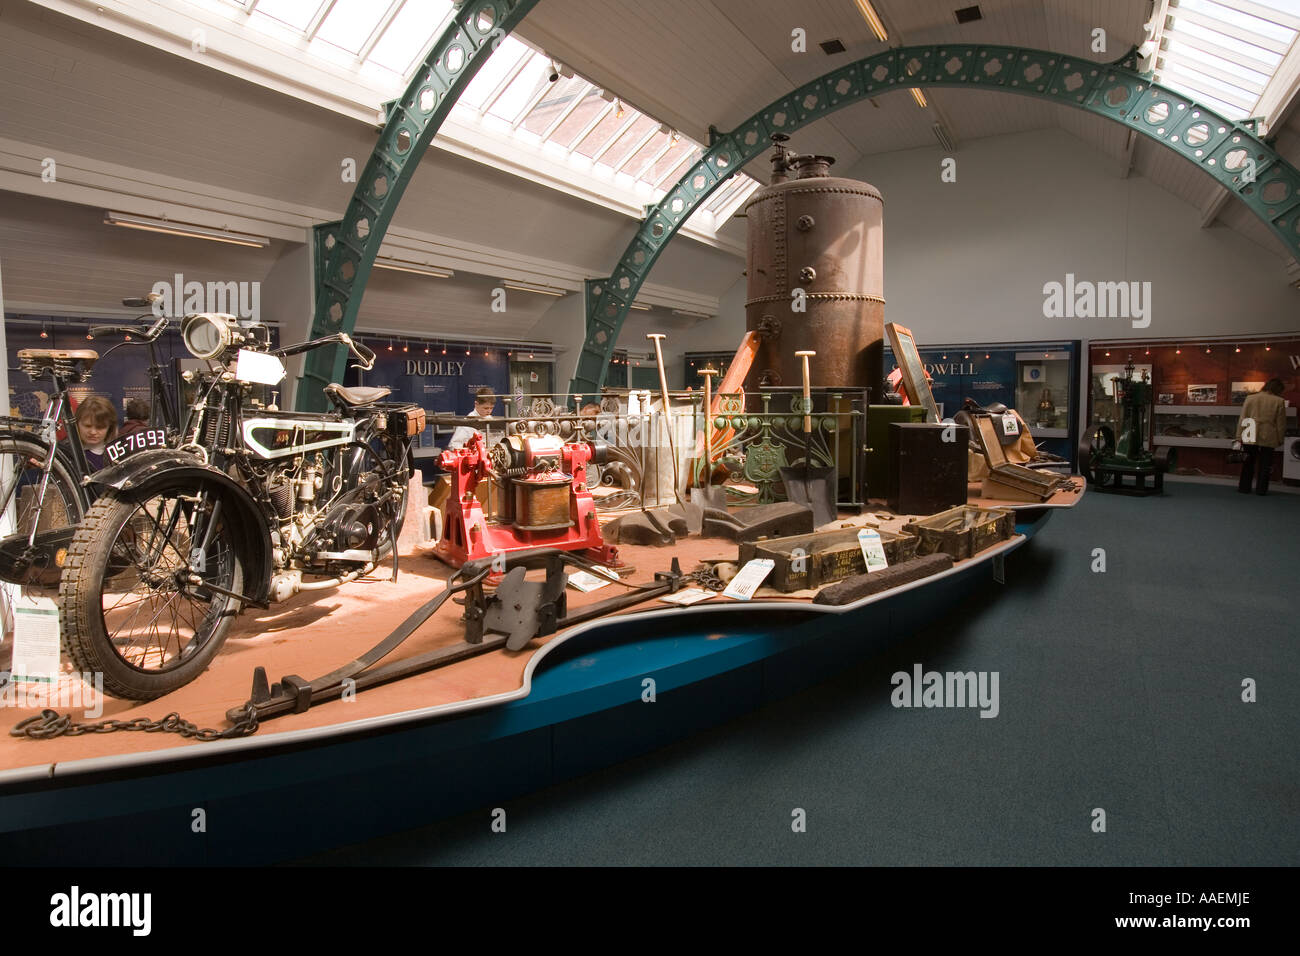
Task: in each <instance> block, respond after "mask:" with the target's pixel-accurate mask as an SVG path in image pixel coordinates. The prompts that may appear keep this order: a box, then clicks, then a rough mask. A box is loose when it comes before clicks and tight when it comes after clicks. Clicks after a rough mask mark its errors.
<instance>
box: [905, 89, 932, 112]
mask: <svg viewBox="0 0 1300 956" xmlns="http://www.w3.org/2000/svg"><path fill="white" fill-rule="evenodd" d="M909 91H910V92H911V94H912V99H914V100H916V105H917V106H919V107H921V109H925V108H926V107H927V106H929V105H930V104H929V103H928V102H927V101H926V98H925V94H924V93H922V92H921V91H920V90H919V89H917V88H916V87H915V86H913V87H910V88H909Z"/></svg>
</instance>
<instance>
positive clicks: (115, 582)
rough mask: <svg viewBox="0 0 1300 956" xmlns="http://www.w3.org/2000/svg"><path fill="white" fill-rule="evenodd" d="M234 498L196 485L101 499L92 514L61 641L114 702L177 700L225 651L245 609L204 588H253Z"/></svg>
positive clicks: (71, 558) (76, 560)
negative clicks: (173, 696)
mask: <svg viewBox="0 0 1300 956" xmlns="http://www.w3.org/2000/svg"><path fill="white" fill-rule="evenodd" d="M229 496H230V492H229V491H227V490H226V489H224V488H222V487H220V486H219V485H216V484H215V483H213V482H204V481H201V480H200V481H194V480H192V479H191V480H188V481H183V482H177V483H172V484H170V485H159V484H155V485H153V486H151V487H150V488H149V489H148V490H142V491H139V492H136V493H126V494H121V495H113V496H110V497H106V498H102V499H100V500H99V501H98V502H96V503H95V504H94V505H93V506H92V507H91V508H90V510H89V511H88V512H87V513H86V517H85V520H84V521H83V522H82V524H81V527H80V528H79V529H78V531H77V534H76V536H75V537H74V538H73V542H72V546H71V547H70V548H69V549H68V557H67V562H66V564H65V566H64V572H63V580H62V582H61V587H60V590H59V598H60V613H61V616H62V623H63V641H62V643H63V648H64V652H65V653H66V654H67V655H68V657H69V658H70V659H71V660H72V662H73V664H74V666H76V667H77V668H79V669H80V670H82V671H86V672H90V673H102V674H103V675H104V690H105V691H107V692H108V693H110V694H112V695H113V696H114V697H123V698H127V699H130V700H152V699H154V698H156V697H161V696H163V695H164V694H169V693H171V692H172V691H174V690H176V689H177V688H179V687H183V686H184V685H185V684H188V683H189V682H190V681H192V680H194V679H195V678H196V677H198V676H199V675H200V674H202V673H203V671H204V670H205V669H206V668H207V666H208V664H209V662H210V661H211V660H212V658H213V657H214V656H215V655H216V653H217V651H219V650H220V649H221V645H222V643H223V642H224V641H225V637H226V632H227V631H228V630H229V629H230V625H231V624H232V623H233V622H234V619H235V617H236V616H237V615H238V614H239V612H240V610H241V602H240V601H239V600H238V599H237V598H234V597H230V596H229V595H227V594H222V593H220V592H219V591H215V590H210V589H208V588H205V585H212V586H214V587H217V588H220V589H222V590H224V591H229V592H232V593H234V594H242V593H243V586H244V560H243V558H242V557H241V555H240V548H239V545H240V543H241V535H240V533H239V531H238V529H237V528H236V527H235V526H234V522H236V521H238V512H237V510H236V506H235V503H234V502H233V501H231V500H229ZM196 578H197V583H196V580H195V579H196Z"/></svg>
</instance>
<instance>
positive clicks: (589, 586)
mask: <svg viewBox="0 0 1300 956" xmlns="http://www.w3.org/2000/svg"><path fill="white" fill-rule="evenodd" d="M601 575H604V577H602V576H601ZM611 580H612V581H617V580H618V575H617V574H615V573H614V572H613V571H610V570H609V569H608V568H601V569H600V574H591V573H590V572H587V571H574V572H573V573H572V574H570V575H569V584H570V586H572V587H575V588H577V589H578V590H579V591H582V592H583V593H586V592H587V591H595V590H596V589H597V588H603V587H604V586H605V585H607V584H609V583H610V581H611Z"/></svg>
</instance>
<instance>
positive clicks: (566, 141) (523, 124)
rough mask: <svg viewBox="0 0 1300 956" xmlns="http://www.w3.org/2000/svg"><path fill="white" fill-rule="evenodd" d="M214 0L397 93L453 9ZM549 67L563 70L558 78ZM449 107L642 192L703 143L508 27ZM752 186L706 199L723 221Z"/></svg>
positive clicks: (646, 194)
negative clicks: (506, 34) (508, 33)
mask: <svg viewBox="0 0 1300 956" xmlns="http://www.w3.org/2000/svg"><path fill="white" fill-rule="evenodd" d="M197 2H198V3H200V4H203V3H204V0H197ZM220 2H221V3H222V4H223V5H224V6H225V7H226V8H227V9H229V8H230V7H236V8H238V9H240V10H242V11H243V13H244V14H245V15H246V17H247V23H248V25H249V26H250V27H253V28H255V29H258V30H259V31H263V32H266V33H269V34H271V35H275V36H279V37H281V38H284V37H285V36H286V35H289V36H290V37H291V38H294V39H296V40H297V42H299V43H301V42H302V41H304V40H305V41H306V43H307V47H306V49H307V52H308V53H310V54H315V55H317V56H319V57H321V58H322V59H325V60H328V61H329V62H331V63H334V64H336V65H339V66H344V67H350V68H351V69H354V70H356V71H357V73H358V74H359V75H361V76H364V77H366V78H367V80H369V81H371V82H374V83H375V84H376V85H378V86H380V87H381V88H386V89H389V90H391V96H393V97H395V96H397V95H399V94H400V92H401V90H402V89H404V88H405V86H406V84H407V82H408V80H409V78H410V77H411V75H412V74H413V73H414V71H415V68H416V67H417V66H418V64H419V62H420V60H421V58H422V56H423V54H424V53H425V52H426V51H427V50H428V48H429V45H430V44H431V43H432V42H433V39H434V37H435V36H436V35H437V34H438V33H439V32H440V31H441V28H442V25H443V23H444V22H445V21H446V18H447V16H448V15H449V14H450V13H451V11H452V9H453V4H452V2H451V0H220ZM205 5H206V4H205ZM295 35H296V36H295ZM553 73H558V74H559V76H558V78H557V79H556V80H555V81H552V80H551V79H550V77H551V75H552V74H553ZM453 115H454V116H456V118H457V119H458V120H460V121H461V122H467V123H470V124H471V125H476V126H478V127H480V128H482V129H485V130H488V131H491V132H494V133H496V134H498V135H503V136H506V137H508V138H509V140H510V141H511V142H513V143H516V144H521V145H526V146H528V147H531V148H534V149H541V150H543V152H544V154H546V155H549V156H551V157H552V158H554V159H558V160H560V161H562V162H565V163H567V164H569V165H571V166H573V167H574V168H575V169H576V170H578V171H579V172H581V173H583V174H585V175H590V176H592V177H593V178H600V179H604V180H606V181H609V182H612V183H614V184H616V185H619V186H621V187H622V188H623V189H630V190H633V191H635V192H638V193H640V194H642V199H643V200H644V199H651V200H657V199H659V198H660V197H661V196H662V195H663V193H664V191H665V190H666V189H667V187H669V186H671V185H672V184H673V183H674V182H675V181H676V178H675V177H680V176H681V175H682V174H683V173H685V171H686V170H687V169H688V168H689V167H690V165H691V164H692V163H694V162H696V161H697V160H698V159H699V158H700V156H701V155H703V153H704V148H703V147H702V146H701V145H700V144H699V143H695V142H692V141H691V140H689V139H688V138H686V137H684V136H682V135H681V134H679V133H678V132H677V131H676V130H673V129H670V128H669V127H667V126H665V125H663V124H661V123H660V122H659V121H658V120H655V119H654V118H652V117H650V116H646V115H645V114H643V113H641V112H639V111H637V110H636V109H633V108H632V107H631V106H629V105H627V104H626V103H625V102H624V101H623V100H622V99H621V98H619V97H618V96H617V95H615V94H613V93H611V92H609V91H606V90H602V89H600V88H599V87H597V86H596V85H595V84H594V83H592V82H591V81H589V80H587V79H586V78H585V77H582V76H578V75H575V74H574V73H573V71H572V70H569V69H567V68H566V67H565V66H564V65H563V64H559V63H556V62H555V61H553V60H551V59H550V58H549V57H548V56H547V55H546V54H545V53H543V52H541V51H538V50H534V49H532V48H530V47H529V46H527V45H526V44H524V43H523V42H521V41H520V40H519V39H517V38H515V37H513V36H509V37H506V38H505V39H504V40H502V41H501V43H500V44H499V46H498V48H497V50H496V51H495V52H494V53H493V54H492V56H491V57H490V58H489V59H488V61H487V63H485V64H484V65H483V67H482V69H481V70H480V71H479V73H478V75H477V76H475V78H474V80H473V82H471V83H470V85H469V87H468V88H467V89H466V90H465V92H464V93H463V95H462V96H461V97H460V100H459V101H458V102H457V104H456V108H455V110H454V113H453ZM757 186H758V184H757V183H756V182H755V181H754V180H753V179H751V178H749V177H748V176H745V175H744V174H738V175H736V176H735V177H733V181H732V182H729V183H728V184H727V185H726V186H725V187H724V188H723V189H722V190H721V191H720V194H719V195H718V196H715V197H713V199H712V200H711V201H710V202H709V204H708V206H707V207H706V208H707V209H708V211H709V213H710V214H712V215H713V216H714V219H715V222H716V223H718V224H721V222H722V221H723V219H722V218H720V217H724V215H725V213H726V212H728V211H729V210H731V209H734V208H735V205H738V204H739V202H740V200H742V199H743V198H744V196H746V195H748V193H749V192H751V191H752V190H753V189H755V188H757Z"/></svg>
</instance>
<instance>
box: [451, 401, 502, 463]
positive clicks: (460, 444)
mask: <svg viewBox="0 0 1300 956" xmlns="http://www.w3.org/2000/svg"><path fill="white" fill-rule="evenodd" d="M496 407H497V400H496V398H495V397H494V396H493V392H492V389H490V388H488V387H487V386H484V387H483V388H480V389H479V390H478V391H476V392H475V393H474V410H473V411H472V412H470V413H469V414H468V415H467V416H466V417H467V418H491V417H492V414H493V413H494V412H495V411H496ZM476 434H479V435H481V434H483V433H482V432H480V431H478V429H475V428H471V427H470V426H469V425H457V426H456V430H455V431H454V432H452V433H451V441H449V442H447V447H448V448H464V447H465V446H466V445H467V444H468V443H469V440H470V439H471V438H473V437H474V436H475V435H476ZM484 438H485V440H486V439H487V436H486V435H485V436H484Z"/></svg>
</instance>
